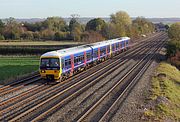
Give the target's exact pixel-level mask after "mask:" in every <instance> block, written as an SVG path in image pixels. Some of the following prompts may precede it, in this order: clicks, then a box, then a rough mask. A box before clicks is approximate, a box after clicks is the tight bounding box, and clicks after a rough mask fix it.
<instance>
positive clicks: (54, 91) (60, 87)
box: [0, 37, 162, 121]
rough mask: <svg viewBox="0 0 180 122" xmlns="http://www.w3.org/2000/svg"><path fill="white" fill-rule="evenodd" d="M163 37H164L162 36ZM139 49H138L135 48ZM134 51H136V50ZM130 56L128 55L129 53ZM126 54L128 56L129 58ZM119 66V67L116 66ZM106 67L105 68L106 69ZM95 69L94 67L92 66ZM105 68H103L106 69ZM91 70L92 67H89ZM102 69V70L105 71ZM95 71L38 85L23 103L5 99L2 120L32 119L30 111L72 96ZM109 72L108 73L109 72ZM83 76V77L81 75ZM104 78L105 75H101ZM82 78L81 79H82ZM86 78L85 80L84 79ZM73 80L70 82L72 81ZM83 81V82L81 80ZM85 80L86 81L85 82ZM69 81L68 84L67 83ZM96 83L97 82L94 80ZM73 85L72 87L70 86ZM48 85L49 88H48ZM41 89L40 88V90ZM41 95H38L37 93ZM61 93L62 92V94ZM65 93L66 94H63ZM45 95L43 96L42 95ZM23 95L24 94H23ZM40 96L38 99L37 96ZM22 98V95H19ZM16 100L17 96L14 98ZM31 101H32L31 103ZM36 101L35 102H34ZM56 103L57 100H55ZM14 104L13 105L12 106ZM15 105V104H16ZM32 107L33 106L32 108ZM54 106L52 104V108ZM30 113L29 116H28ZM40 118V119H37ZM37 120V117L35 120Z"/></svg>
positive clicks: (1, 105) (1, 104)
mask: <svg viewBox="0 0 180 122" xmlns="http://www.w3.org/2000/svg"><path fill="white" fill-rule="evenodd" d="M160 38H162V37H160ZM135 51H137V50H135ZM135 51H134V52H135ZM127 56H128V55H127ZM127 56H126V58H127ZM116 58H117V59H118V58H120V56H119V57H118V56H116ZM124 59H125V58H124ZM124 59H123V58H122V59H121V60H118V61H117V62H116V63H117V64H118V63H119V62H122V60H124ZM109 62H110V60H109V61H106V62H104V63H102V64H99V65H97V66H96V67H95V69H98V68H99V69H100V68H102V67H103V66H106V65H107V64H109ZM126 62H127V60H124V61H123V62H122V63H121V65H123V64H124V63H126ZM117 64H114V65H112V66H111V67H110V66H109V65H107V67H106V68H108V67H110V68H111V69H112V70H111V72H112V71H113V69H114V70H115V69H116V68H118V66H120V65H117ZM116 66H117V67H116ZM106 68H104V69H106ZM92 69H93V68H92ZM104 69H103V70H104ZM89 70H91V69H89ZM103 70H102V71H103ZM93 71H94V72H92V73H91V74H92V75H90V76H89V77H88V73H84V72H83V73H81V74H80V75H79V74H78V75H76V76H74V77H73V78H69V79H68V80H67V81H65V82H63V83H60V84H57V85H55V86H52V87H49V88H48V86H45V87H42V89H41V88H38V87H37V91H35V92H34V95H31V96H30V97H28V96H27V94H29V93H31V92H32V91H29V92H27V94H24V96H26V98H25V97H24V98H23V99H22V98H21V100H22V101H21V104H19V102H18V103H17V104H15V103H13V104H12V103H11V104H8V102H7V101H4V102H2V103H0V107H2V108H3V110H2V111H0V115H2V116H4V117H1V120H7V121H15V120H32V117H30V115H29V113H31V112H35V111H36V110H38V109H39V107H42V106H43V104H45V103H46V102H50V100H53V99H54V98H56V97H58V96H61V95H62V96H61V97H62V98H61V99H60V100H61V101H62V102H63V100H64V98H65V97H67V96H70V95H65V94H64V93H65V92H67V91H68V90H70V91H71V92H73V91H77V90H72V86H74V87H76V89H78V88H80V87H82V86H83V85H85V84H87V83H86V82H85V80H87V79H95V77H92V76H93V75H95V74H98V73H97V72H96V71H95V70H93ZM107 72H108V70H104V73H107ZM109 72H110V71H109ZM93 73H94V74H93ZM102 74H103V73H100V74H99V75H97V76H96V81H98V80H100V78H99V79H97V78H98V77H99V76H100V75H102ZM107 74H108V73H107ZM79 76H81V77H79ZM101 78H103V77H101ZM80 79H81V80H80ZM82 79H84V80H82ZM72 80H73V82H70V81H72ZM80 81H81V82H80ZM83 82H84V83H83ZM66 83H67V84H66ZM94 83H95V82H94ZM78 84H79V86H78ZM70 86H71V87H70ZM46 87H47V88H46ZM38 89H39V90H38ZM38 91H41V92H40V93H38ZM36 93H38V95H39V96H41V97H38V96H37V94H36ZM60 93H61V94H60ZM47 94H49V95H50V96H48V95H47ZM63 94H64V95H63ZM42 95H43V96H42ZM22 96H23V95H22ZM36 97H38V100H37V98H36ZM19 98H20V96H19ZM13 99H14V100H15V97H14V98H13ZM13 99H11V100H9V102H12V101H13ZM37 101H38V102H37ZM29 102H30V103H29ZM25 103H29V104H27V105H26V106H25V109H22V108H21V109H17V110H16V111H14V113H15V114H14V113H13V112H12V113H9V112H8V111H13V110H14V109H15V108H18V107H20V106H21V105H23V104H25ZM33 103H34V104H33ZM55 103H56V102H55ZM11 105H12V106H11ZM14 105H15V106H14ZM31 107H32V108H31ZM51 107H52V106H50V108H51ZM6 113H8V114H7V115H5V114H6ZM41 113H45V112H44V111H43V112H41ZM50 113H51V112H50ZM27 114H28V116H29V118H28V117H27V116H26V115H27ZM23 117H27V118H25V119H23ZM34 117H38V116H37V115H36V116H33V118H34ZM37 120H39V119H37ZM34 121H36V119H35V120H34Z"/></svg>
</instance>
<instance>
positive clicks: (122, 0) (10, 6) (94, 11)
mask: <svg viewBox="0 0 180 122" xmlns="http://www.w3.org/2000/svg"><path fill="white" fill-rule="evenodd" d="M117 11H126V12H127V13H128V14H129V15H130V16H131V17H137V16H143V17H150V18H154V17H161V18H163V17H180V0H0V18H9V17H14V18H47V17H51V16H60V17H70V16H71V15H72V14H78V15H79V16H80V17H109V15H111V14H113V13H116V12H117Z"/></svg>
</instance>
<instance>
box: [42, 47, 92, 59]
mask: <svg viewBox="0 0 180 122" xmlns="http://www.w3.org/2000/svg"><path fill="white" fill-rule="evenodd" d="M88 50H91V47H90V46H88V45H82V46H76V47H72V48H66V49H62V50H56V51H51V52H47V53H45V54H43V55H42V56H41V57H49V56H58V57H64V56H68V55H71V54H76V53H81V52H84V51H88Z"/></svg>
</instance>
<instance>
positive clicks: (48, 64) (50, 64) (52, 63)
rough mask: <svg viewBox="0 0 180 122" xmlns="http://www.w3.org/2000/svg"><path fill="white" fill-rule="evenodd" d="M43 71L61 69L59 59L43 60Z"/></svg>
mask: <svg viewBox="0 0 180 122" xmlns="http://www.w3.org/2000/svg"><path fill="white" fill-rule="evenodd" d="M40 67H41V69H42V68H43V69H44V68H45V69H50V68H53V69H54V68H55V69H59V68H60V66H59V59H58V58H42V59H41V66H40Z"/></svg>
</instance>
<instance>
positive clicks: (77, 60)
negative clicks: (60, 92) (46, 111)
mask: <svg viewBox="0 0 180 122" xmlns="http://www.w3.org/2000/svg"><path fill="white" fill-rule="evenodd" d="M129 43H130V38H129V37H121V38H116V39H111V40H105V41H101V42H96V43H90V44H85V45H80V46H76V47H72V48H66V49H61V50H56V51H50V52H47V53H45V54H43V55H41V57H40V67H39V72H40V75H41V77H42V78H43V79H45V80H47V81H60V82H61V81H63V80H65V79H67V78H68V77H71V76H73V75H74V74H76V73H78V72H80V71H82V70H84V69H86V68H88V67H91V66H93V65H96V64H98V63H100V62H103V61H105V60H106V59H108V58H111V57H112V56H114V55H116V54H118V53H121V52H122V51H125V50H127V49H128V48H129V47H130V44H129Z"/></svg>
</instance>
